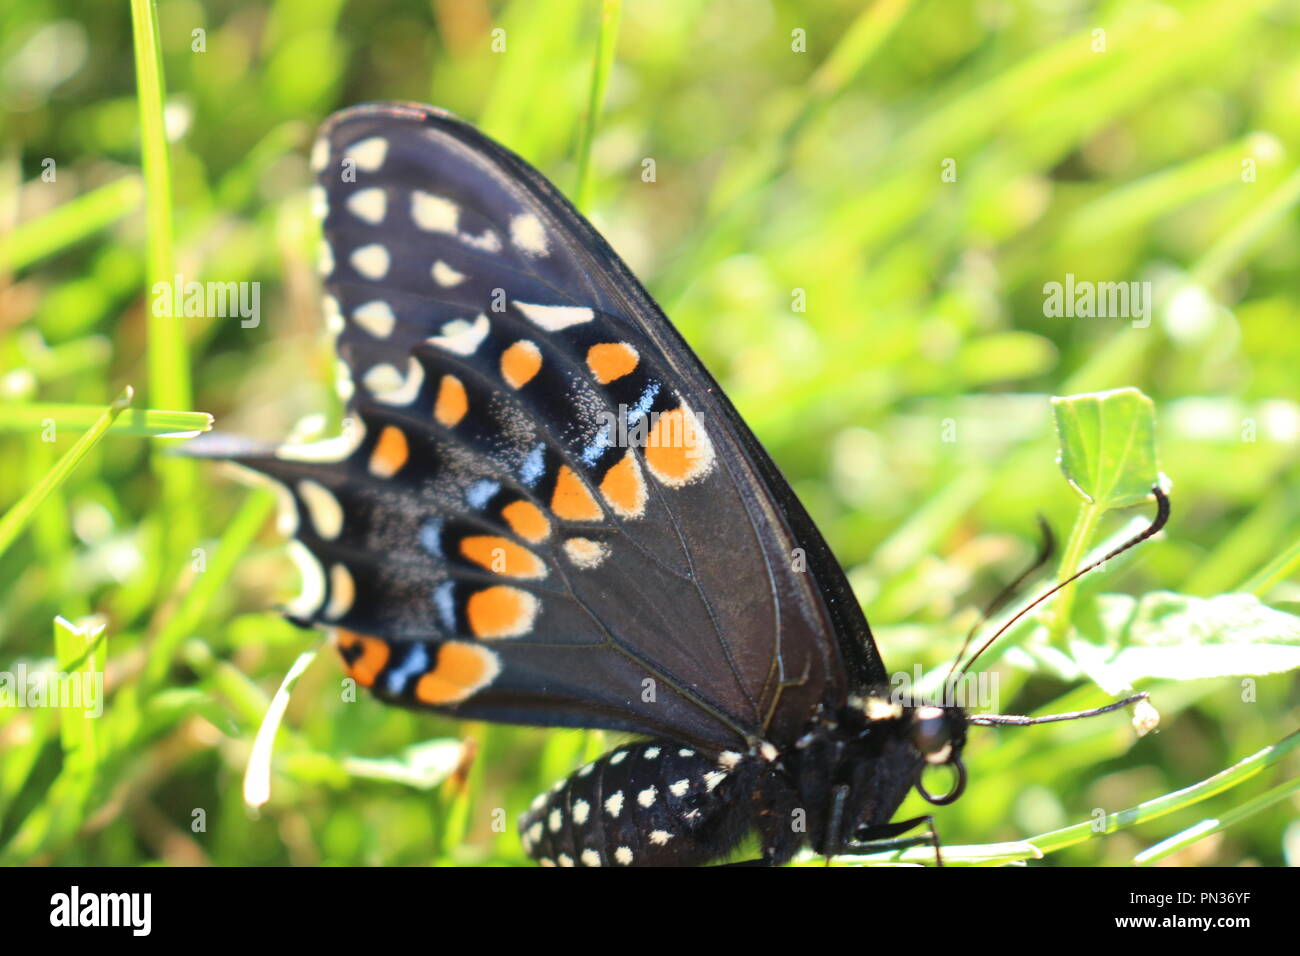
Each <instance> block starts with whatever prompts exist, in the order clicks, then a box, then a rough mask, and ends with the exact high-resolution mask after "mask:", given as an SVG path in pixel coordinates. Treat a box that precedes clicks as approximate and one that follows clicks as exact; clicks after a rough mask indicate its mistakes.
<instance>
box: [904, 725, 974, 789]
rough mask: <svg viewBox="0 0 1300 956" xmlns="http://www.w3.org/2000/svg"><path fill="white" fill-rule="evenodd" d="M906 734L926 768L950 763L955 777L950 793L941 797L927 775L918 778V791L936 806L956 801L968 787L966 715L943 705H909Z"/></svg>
mask: <svg viewBox="0 0 1300 956" xmlns="http://www.w3.org/2000/svg"><path fill="white" fill-rule="evenodd" d="M903 718H904V719H905V721H906V726H905V733H906V735H907V738H908V740H909V742H910V743H911V745H912V747H913V748H915V750H916V752H917V753H918V754H919V755H920V757H921V759H922V761H923V767H922V773H924V770H925V768H926V767H940V766H948V767H951V768H952V771H953V775H954V779H953V784H952V786H951V787H950V788H949V790H948V792H947V793H945V794H942V795H939V796H936V795H935V794H932V793H931V792H930V791H929V790H927V789H926V788H925V782H924V777H923V776H918V777H917V780H916V789H917V792H918V793H920V794H921V796H922V797H924V798H925V799H926V800H928V801H929V802H930V803H933V804H935V805H936V806H943V805H944V804H948V803H952V802H953V801H954V800H956V799H957V798H958V797H960V796H961V795H962V791H963V790H965V789H966V766H965V764H963V763H962V762H961V752H962V748H963V747H964V746H965V745H966V715H965V714H964V713H963V712H962V710H961V709H960V708H957V707H939V706H937V705H934V704H926V705H923V706H920V707H911V708H906V709H905V710H904V712H903Z"/></svg>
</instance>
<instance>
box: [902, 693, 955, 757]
mask: <svg viewBox="0 0 1300 956" xmlns="http://www.w3.org/2000/svg"><path fill="white" fill-rule="evenodd" d="M912 744H913V745H914V746H915V747H916V749H917V750H919V751H920V752H921V753H923V754H924V755H925V762H926V763H930V764H939V763H946V762H947V761H948V757H949V756H950V755H951V754H952V729H951V725H950V723H949V721H948V717H947V715H946V714H945V713H944V712H943V709H942V708H940V707H922V708H921V709H920V710H918V711H917V712H916V716H915V717H914V718H913V721H912Z"/></svg>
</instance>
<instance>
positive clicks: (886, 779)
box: [759, 694, 966, 862]
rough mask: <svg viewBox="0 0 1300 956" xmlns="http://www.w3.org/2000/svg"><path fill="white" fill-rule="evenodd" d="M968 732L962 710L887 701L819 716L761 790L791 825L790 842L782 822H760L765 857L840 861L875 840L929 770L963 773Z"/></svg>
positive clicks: (863, 700)
mask: <svg viewBox="0 0 1300 956" xmlns="http://www.w3.org/2000/svg"><path fill="white" fill-rule="evenodd" d="M965 728H966V719H965V714H964V713H963V712H962V710H961V709H960V708H957V707H938V706H934V705H915V706H913V705H905V704H903V703H900V702H897V701H895V700H893V699H891V698H890V697H889V696H888V694H879V695H864V696H860V697H859V696H854V697H851V698H849V700H848V701H847V702H846V703H845V704H844V705H843V706H842V707H840V708H839V709H837V710H836V711H835V712H833V713H831V712H827V713H823V714H819V715H817V716H816V717H815V718H814V719H813V721H812V722H811V725H810V727H809V729H808V730H807V732H806V733H804V734H803V736H801V737H800V738H799V740H798V741H797V742H796V744H795V746H794V747H793V748H791V749H790V750H789V751H787V752H786V753H784V754H782V755H781V757H780V758H779V760H778V761H777V763H776V765H774V767H773V774H772V775H770V776H769V777H767V778H766V779H765V780H763V781H762V782H760V783H759V788H760V790H761V791H762V792H763V796H762V797H761V798H760V799H761V800H762V802H764V803H765V804H767V805H768V811H769V814H770V815H772V816H776V815H779V816H782V817H785V818H787V819H786V821H785V822H786V823H787V826H788V828H789V835H788V836H787V835H785V834H783V833H782V832H781V828H779V827H777V826H775V824H776V823H777V821H776V820H775V819H773V820H771V821H770V823H769V825H768V826H766V827H764V826H762V823H761V822H760V829H762V830H765V831H766V832H765V834H764V844H765V846H764V852H765V856H767V857H768V858H769V859H770V860H773V861H774V862H776V861H782V860H784V859H788V858H789V856H790V855H792V854H793V852H794V850H797V849H798V845H797V844H802V843H806V844H808V845H810V846H811V847H812V848H813V849H814V850H815V851H817V852H818V853H822V854H825V855H835V854H837V853H844V852H847V851H849V850H851V849H852V848H853V846H854V845H855V844H857V843H860V842H862V841H864V840H870V839H872V838H874V835H873V834H872V833H871V831H872V830H873V828H875V829H879V828H880V827H882V826H883V825H884V824H887V823H888V822H889V820H890V818H891V817H893V815H894V813H895V812H896V811H897V810H898V807H899V806H900V805H901V804H902V802H903V800H904V799H905V798H906V797H907V795H908V793H909V791H911V790H912V788H913V787H919V785H920V782H921V776H922V773H923V772H924V771H925V769H926V767H927V766H930V765H939V764H953V765H954V766H959V762H960V755H961V750H962V747H963V746H964V744H965V739H966V732H965ZM921 793H922V795H925V796H927V798H928V799H930V800H931V801H932V802H947V800H946V799H943V798H940V799H939V800H936V799H935V798H933V797H929V796H928V795H927V794H926V791H925V790H923V789H922V790H921ZM952 799H955V796H952ZM792 846H793V849H792Z"/></svg>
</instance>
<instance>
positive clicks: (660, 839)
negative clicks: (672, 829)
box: [650, 830, 673, 846]
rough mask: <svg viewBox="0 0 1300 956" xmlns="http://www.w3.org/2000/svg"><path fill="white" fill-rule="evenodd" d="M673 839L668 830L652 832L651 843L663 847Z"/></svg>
mask: <svg viewBox="0 0 1300 956" xmlns="http://www.w3.org/2000/svg"><path fill="white" fill-rule="evenodd" d="M672 838H673V835H672V834H671V833H669V832H668V831H667V830H652V831H651V832H650V842H651V843H653V844H654V845H655V846H663V845H664V844H665V843H667V842H668V841H669V840H671V839H672Z"/></svg>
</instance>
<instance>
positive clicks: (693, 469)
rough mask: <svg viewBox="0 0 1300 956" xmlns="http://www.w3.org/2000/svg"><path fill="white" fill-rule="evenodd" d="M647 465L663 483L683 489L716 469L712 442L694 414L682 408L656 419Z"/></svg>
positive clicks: (647, 443)
mask: <svg viewBox="0 0 1300 956" xmlns="http://www.w3.org/2000/svg"><path fill="white" fill-rule="evenodd" d="M645 462H646V467H647V468H649V469H650V473H651V474H652V475H654V476H655V478H657V479H658V480H659V481H660V482H661V483H663V484H665V485H668V486H669V487H670V488H680V487H681V486H682V485H685V484H688V483H690V482H692V481H694V480H695V479H696V478H699V477H700V476H702V475H704V474H705V473H707V472H708V470H709V469H710V468H711V467H712V466H713V443H712V442H710V441H709V436H708V435H707V434H705V432H704V429H703V428H702V427H701V426H700V423H699V419H697V418H696V417H695V414H694V413H693V412H692V411H691V410H690V409H689V408H687V407H686V406H685V405H682V406H681V407H680V408H675V409H673V410H672V411H671V412H662V413H660V414H659V416H658V417H657V418H656V419H655V422H654V425H653V426H652V427H651V429H650V434H649V436H648V437H647V439H646V447H645Z"/></svg>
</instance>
